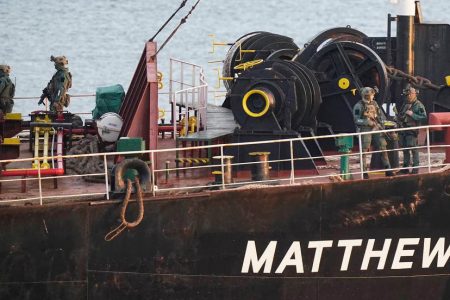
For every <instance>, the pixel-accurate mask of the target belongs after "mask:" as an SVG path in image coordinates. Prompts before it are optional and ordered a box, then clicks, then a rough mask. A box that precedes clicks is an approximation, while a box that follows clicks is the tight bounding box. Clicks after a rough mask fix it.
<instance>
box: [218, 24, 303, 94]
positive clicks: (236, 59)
mask: <svg viewBox="0 0 450 300" xmlns="http://www.w3.org/2000/svg"><path fill="white" fill-rule="evenodd" d="M280 49H294V50H297V49H298V46H297V45H296V44H295V43H294V42H293V40H292V38H289V37H286V36H283V35H279V34H273V33H270V32H263V31H258V32H252V33H249V34H247V35H244V36H242V37H240V38H239V39H238V40H237V41H236V42H235V43H234V44H233V46H232V47H231V48H230V50H228V53H227V55H226V57H225V60H224V64H223V70H222V75H223V77H228V78H229V77H234V76H235V74H236V73H239V72H240V71H239V70H236V69H235V66H237V65H238V64H241V63H245V62H248V61H253V60H257V59H263V60H265V59H266V58H267V57H268V56H269V55H270V54H271V53H273V52H275V51H278V50H280ZM241 50H243V51H251V52H244V53H240V51H241ZM291 58H292V57H289V59H291ZM233 84H234V83H233V81H229V80H224V85H225V87H226V89H227V90H228V91H229V90H230V89H231V87H232V85H233Z"/></svg>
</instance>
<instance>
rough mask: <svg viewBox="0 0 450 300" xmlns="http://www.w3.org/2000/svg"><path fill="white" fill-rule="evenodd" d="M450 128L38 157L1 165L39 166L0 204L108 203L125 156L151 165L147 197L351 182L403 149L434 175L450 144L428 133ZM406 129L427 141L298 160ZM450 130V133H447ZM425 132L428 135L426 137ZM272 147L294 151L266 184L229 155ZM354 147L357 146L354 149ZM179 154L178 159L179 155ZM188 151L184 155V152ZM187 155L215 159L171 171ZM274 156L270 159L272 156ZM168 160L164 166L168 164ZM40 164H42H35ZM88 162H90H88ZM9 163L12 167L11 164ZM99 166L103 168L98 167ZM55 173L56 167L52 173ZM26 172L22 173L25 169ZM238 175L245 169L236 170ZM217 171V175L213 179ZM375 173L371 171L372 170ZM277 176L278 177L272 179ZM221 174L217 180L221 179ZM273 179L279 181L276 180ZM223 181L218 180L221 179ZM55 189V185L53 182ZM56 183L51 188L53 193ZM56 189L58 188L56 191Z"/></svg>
mask: <svg viewBox="0 0 450 300" xmlns="http://www.w3.org/2000/svg"><path fill="white" fill-rule="evenodd" d="M449 126H450V125H433V126H420V127H412V128H400V129H390V130H382V131H372V132H359V133H348V134H337V135H327V136H312V137H301V138H292V139H279V140H270V141H263V142H247V143H232V144H218V145H207V146H193V147H184V148H181V149H180V148H173V149H158V150H147V151H132V152H108V153H92V154H79V155H64V156H53V157H40V158H22V159H14V160H0V165H2V166H7V167H8V168H7V170H11V169H12V168H13V167H17V166H18V165H22V166H23V165H27V166H31V165H32V164H33V163H35V166H36V168H35V169H34V170H35V173H36V172H37V173H36V174H34V175H29V176H27V175H24V176H21V178H12V177H0V184H1V187H2V193H1V195H0V199H1V201H0V202H2V203H16V202H21V203H26V202H31V203H33V202H36V201H37V202H39V204H41V205H43V204H44V203H48V202H53V201H58V200H60V199H72V198H88V199H90V200H94V199H96V198H99V199H105V198H106V199H110V197H111V193H110V192H111V190H112V189H113V188H112V182H111V177H110V176H111V175H112V174H113V173H114V172H113V171H112V170H111V165H112V164H113V163H114V161H116V159H117V158H118V156H121V157H130V156H131V157H142V158H143V159H144V160H146V161H147V162H148V164H149V167H150V170H151V175H152V176H151V178H152V179H151V182H149V183H147V192H149V193H150V194H149V195H153V196H156V195H159V194H165V193H171V194H173V193H177V192H180V193H181V192H182V193H185V192H186V191H188V192H192V193H193V192H197V191H202V190H205V189H229V188H236V187H242V186H246V185H248V186H254V185H255V184H275V183H276V184H284V185H292V184H309V183H316V182H317V183H320V182H330V180H332V179H335V177H342V176H343V175H348V176H353V179H359V178H363V174H364V170H363V168H362V165H361V161H362V157H363V154H368V155H371V154H376V153H381V152H384V151H386V152H392V151H398V152H400V153H401V152H402V151H403V150H408V149H409V150H411V149H418V150H419V151H420V153H421V154H422V158H423V157H424V156H425V160H423V159H422V163H421V165H420V166H419V168H420V169H421V173H430V172H434V171H437V170H440V169H442V168H443V167H448V166H449V164H448V163H447V162H446V161H444V159H445V156H444V155H443V154H444V153H445V152H448V148H449V146H450V145H446V144H437V145H432V144H430V133H431V131H432V130H439V129H443V128H446V127H449ZM408 130H420V131H421V132H422V137H423V136H425V142H424V143H420V144H419V145H418V146H415V147H399V148H396V149H388V150H373V151H368V152H365V153H364V152H362V151H361V147H359V149H358V151H356V150H355V151H353V152H351V153H335V152H333V153H329V154H324V155H320V156H312V157H311V156H308V157H306V156H304V155H295V153H296V151H295V148H296V147H297V146H298V143H299V142H303V143H307V142H308V141H309V142H311V141H312V142H315V141H320V140H321V139H331V140H335V139H336V138H340V137H347V136H349V137H353V138H354V139H356V140H358V142H359V145H361V137H362V136H364V135H366V134H374V133H380V134H384V133H385V132H386V133H393V132H397V133H399V132H401V131H408ZM447 130H448V129H447ZM424 133H425V135H424ZM268 144H279V145H281V144H285V145H288V149H290V154H289V155H287V156H286V157H284V158H281V159H269V160H268V163H269V165H275V164H285V165H287V166H289V167H287V168H284V169H283V170H281V171H275V170H273V171H270V176H271V177H268V178H265V179H263V180H252V179H251V172H250V170H249V169H250V168H251V167H252V166H256V165H257V164H259V163H261V162H240V163H239V162H231V163H230V162H227V161H226V158H227V153H228V152H229V150H230V149H232V147H243V146H247V147H253V148H252V149H263V148H264V145H268ZM355 148H356V145H355V147H354V148H353V149H355ZM177 152H178V155H177ZM183 152H184V153H183ZM186 152H189V153H191V152H194V153H195V154H197V155H198V156H200V155H201V154H200V153H208V155H210V157H213V156H215V157H216V159H215V160H214V161H213V162H210V163H209V164H204V165H189V166H188V165H186V166H184V165H183V166H180V167H172V166H173V164H174V159H175V157H183V154H185V153H186ZM435 153H437V154H439V155H440V156H438V157H432V154H435ZM269 157H270V156H269ZM343 157H347V158H348V159H349V160H350V164H351V165H352V168H350V169H349V170H348V171H346V172H345V173H344V174H343V173H342V172H341V171H340V170H339V169H338V166H339V160H340V159H341V158H343ZM90 159H92V160H95V162H96V163H97V165H99V167H97V168H94V169H89V168H87V171H88V172H87V174H74V175H71V174H68V173H67V172H66V173H65V174H64V175H51V174H49V173H48V169H44V168H42V167H41V166H42V163H43V162H44V161H46V162H48V163H50V164H51V162H52V161H55V162H58V161H59V160H64V161H65V163H66V171H67V170H68V164H69V162H70V160H72V165H74V166H82V165H86V166H88V165H89V164H90V163H89V160H90ZM164 160H165V161H164ZM305 160H324V161H325V162H326V163H327V166H324V167H323V168H328V167H330V169H320V170H319V173H318V174H317V173H315V172H312V173H313V174H311V172H309V173H308V172H306V171H307V170H306V171H305V170H303V169H298V168H296V164H297V163H299V162H302V161H305ZM37 161H39V162H40V163H38V164H37V163H36V162H37ZM86 162H88V163H86ZM7 163H14V165H13V164H10V165H7ZM98 163H100V164H98ZM229 166H231V168H232V169H233V172H234V173H238V174H237V177H235V178H233V180H231V181H229V180H228V178H227V177H226V171H227V168H228V167H229ZM55 168H57V167H56V165H55V166H53V169H55ZM402 169H404V168H403V167H396V168H391V169H388V170H385V169H381V170H377V171H378V172H380V171H382V172H385V171H389V170H390V171H400V170H402ZM22 170H23V169H22ZM236 170H242V171H237V172H236ZM213 171H219V172H216V175H213ZM369 172H373V171H369ZM274 173H278V174H274ZM217 174H219V175H217ZM274 175H275V176H274ZM217 177H220V180H217ZM83 178H88V179H90V180H91V181H92V180H93V179H95V180H93V181H100V180H101V181H102V182H99V183H84V182H83V183H76V181H77V180H81V179H83ZM56 181H57V184H56V185H55V182H56ZM52 182H53V189H52ZM27 183H28V184H29V186H28V191H27V192H25V193H20V192H19V191H20V188H21V185H23V184H27ZM55 187H58V188H56V189H55Z"/></svg>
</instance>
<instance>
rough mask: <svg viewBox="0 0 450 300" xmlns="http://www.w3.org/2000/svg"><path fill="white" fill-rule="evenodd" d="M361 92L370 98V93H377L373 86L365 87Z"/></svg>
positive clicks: (363, 95) (364, 96)
mask: <svg viewBox="0 0 450 300" xmlns="http://www.w3.org/2000/svg"><path fill="white" fill-rule="evenodd" d="M359 93H360V94H361V96H362V97H363V98H364V99H366V98H368V96H369V95H375V94H376V92H375V89H373V88H371V87H363V88H362V89H361V90H360V91H359Z"/></svg>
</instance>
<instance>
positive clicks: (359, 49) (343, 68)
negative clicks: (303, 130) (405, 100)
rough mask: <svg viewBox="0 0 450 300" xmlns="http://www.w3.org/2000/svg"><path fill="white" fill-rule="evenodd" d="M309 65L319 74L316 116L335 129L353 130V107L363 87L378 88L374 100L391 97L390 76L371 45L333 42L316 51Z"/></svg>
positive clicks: (379, 102)
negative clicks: (320, 94)
mask: <svg viewBox="0 0 450 300" xmlns="http://www.w3.org/2000/svg"><path fill="white" fill-rule="evenodd" d="M307 66H308V67H309V68H310V69H312V70H314V71H316V72H317V73H318V80H319V85H320V90H321V93H322V101H323V102H322V104H321V106H320V109H319V112H318V115H317V119H318V121H321V122H324V123H327V124H329V125H331V126H332V127H333V130H334V131H335V132H354V131H355V125H354V121H353V106H354V105H355V104H356V103H357V102H358V101H359V100H360V98H361V97H360V95H359V93H358V92H357V91H359V89H360V88H361V87H364V86H369V87H375V86H376V87H377V88H378V89H379V92H378V94H377V95H376V97H375V99H376V101H377V103H378V104H379V105H382V104H383V103H384V102H385V101H386V99H387V96H388V93H389V91H388V87H389V79H388V76H387V72H386V66H385V65H384V63H383V61H382V60H381V58H380V57H379V56H378V55H377V54H376V53H375V52H374V51H373V50H372V49H370V48H369V47H367V46H365V45H363V44H360V43H355V42H336V43H331V44H328V45H327V46H325V47H324V48H322V49H321V50H320V51H319V52H317V53H316V54H314V55H313V56H312V58H311V59H310V60H309V61H308V63H307Z"/></svg>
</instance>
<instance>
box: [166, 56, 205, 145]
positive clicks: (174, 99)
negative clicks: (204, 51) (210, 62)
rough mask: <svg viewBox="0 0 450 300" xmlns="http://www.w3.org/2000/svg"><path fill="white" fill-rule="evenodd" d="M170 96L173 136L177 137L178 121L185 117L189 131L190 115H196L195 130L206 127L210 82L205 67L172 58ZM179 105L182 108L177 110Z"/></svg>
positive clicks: (185, 126)
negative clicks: (206, 78)
mask: <svg viewBox="0 0 450 300" xmlns="http://www.w3.org/2000/svg"><path fill="white" fill-rule="evenodd" d="M169 76H170V79H169V98H170V104H171V109H172V124H173V133H174V134H173V136H174V138H176V134H177V121H180V120H181V119H182V118H183V117H184V122H185V124H184V125H183V124H181V125H182V126H184V128H185V130H186V132H188V131H189V117H192V116H196V118H197V124H196V126H195V131H198V130H200V127H201V126H200V125H202V126H203V128H204V129H206V121H207V120H206V107H207V103H208V84H207V83H206V80H205V74H204V71H203V68H202V67H201V66H199V65H196V64H192V63H188V62H185V61H182V60H179V59H175V58H171V59H170V70H169ZM177 106H178V107H179V108H180V109H179V111H178V112H177V109H176V108H177Z"/></svg>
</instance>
